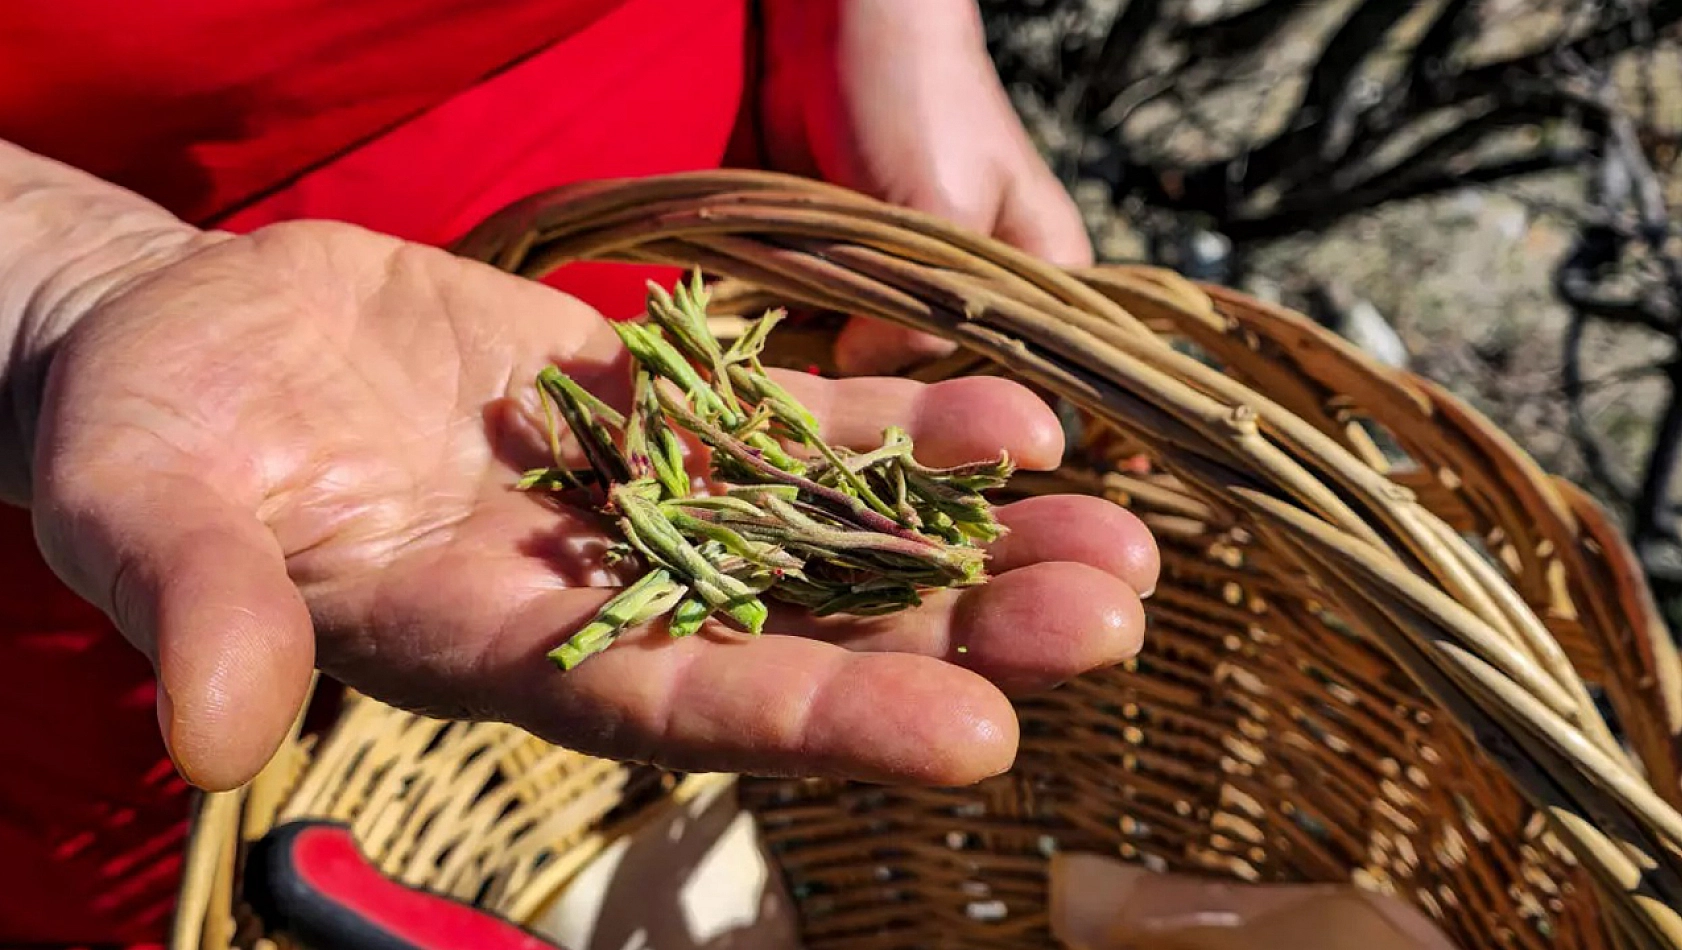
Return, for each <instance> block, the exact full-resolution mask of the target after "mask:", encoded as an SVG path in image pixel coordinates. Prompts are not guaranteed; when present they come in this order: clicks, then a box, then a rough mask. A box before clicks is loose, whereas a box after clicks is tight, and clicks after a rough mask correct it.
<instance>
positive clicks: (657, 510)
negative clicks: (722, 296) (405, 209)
mask: <svg viewBox="0 0 1682 950" xmlns="http://www.w3.org/2000/svg"><path fill="white" fill-rule="evenodd" d="M707 303H708V293H707V290H706V288H705V286H704V285H703V284H702V282H701V275H700V274H699V273H698V272H697V273H696V274H695V275H694V278H693V280H692V281H690V282H689V283H688V284H687V285H684V284H679V285H678V287H677V288H676V292H675V293H673V294H668V293H667V292H666V291H665V290H664V289H663V288H661V287H659V286H657V285H654V284H650V286H649V296H648V307H647V309H648V319H647V320H645V321H637V322H631V323H619V324H615V327H614V328H615V330H616V331H617V332H618V333H619V336H620V338H621V339H622V340H623V341H624V343H625V346H626V348H627V349H628V350H629V351H630V354H631V357H632V373H633V374H634V378H633V384H632V398H631V406H630V412H629V415H628V416H627V415H624V414H621V413H620V412H618V411H617V410H615V409H614V408H612V407H610V406H608V405H607V404H606V403H604V402H602V401H601V400H600V399H598V398H596V397H595V396H593V395H591V394H590V393H589V392H587V391H585V390H584V388H583V387H581V386H580V385H578V383H577V382H575V381H574V380H573V379H571V378H570V377H568V376H567V375H566V374H564V373H562V372H561V371H560V370H559V369H556V368H555V367H549V368H547V369H545V370H543V372H541V373H540V374H538V378H537V385H538V390H539V393H540V398H541V399H542V400H543V406H544V410H545V413H546V414H547V417H548V423H549V442H550V449H551V451H552V453H553V455H554V458H555V464H554V466H553V467H547V468H541V469H535V470H533V471H530V472H527V473H526V474H525V476H524V477H523V478H522V479H521V480H520V482H519V487H520V488H521V489H524V490H528V491H546V492H552V493H557V494H563V495H564V494H571V493H585V494H587V495H588V496H589V499H590V500H589V503H590V504H592V505H593V506H595V507H596V508H597V509H598V510H600V511H602V512H604V513H606V514H608V515H610V516H612V517H614V519H615V523H616V525H617V527H618V531H619V533H620V534H621V535H622V540H621V541H620V542H619V543H618V544H616V545H615V546H614V547H613V548H612V549H611V550H610V551H609V555H608V556H609V558H610V559H612V560H614V561H618V560H622V559H626V558H630V557H635V558H637V559H638V562H639V563H640V564H641V565H642V566H643V567H645V568H646V569H647V573H645V574H643V575H642V576H641V578H640V579H638V580H637V581H636V582H635V583H633V584H631V585H630V586H629V587H627V588H625V589H624V590H623V591H622V592H621V593H620V594H619V595H618V596H616V597H614V598H613V599H612V600H611V601H609V602H608V603H607V604H606V605H604V606H603V607H602V609H601V610H600V611H599V612H598V613H597V614H596V616H595V617H594V618H593V619H592V620H591V621H590V622H589V623H588V624H586V625H585V626H584V627H583V629H581V630H579V631H578V632H577V633H575V634H574V635H573V636H572V637H571V639H569V640H568V641H567V642H566V643H564V644H562V645H561V646H559V647H557V648H556V649H555V650H554V651H552V652H551V653H550V658H551V659H552V660H554V661H555V662H556V663H557V664H559V665H560V666H562V667H564V668H566V669H572V668H573V667H575V666H577V665H578V664H579V663H581V662H583V661H584V660H585V659H587V658H588V657H590V656H591V655H593V654H595V653H598V652H600V651H602V650H605V649H607V648H608V646H610V645H611V644H612V643H613V641H614V639H615V638H616V637H618V636H619V634H620V633H621V632H622V631H623V630H625V629H626V628H627V627H632V626H637V625H641V624H645V623H649V622H652V621H655V620H658V619H659V618H661V617H665V616H667V615H668V614H669V615H670V621H669V626H670V630H671V634H672V636H674V637H683V636H689V635H692V634H694V633H695V632H696V631H697V630H699V629H700V628H701V626H702V624H704V623H705V622H706V621H707V620H708V618H711V617H714V616H715V615H721V616H719V619H721V620H727V621H728V622H731V623H732V624H733V625H734V626H737V627H739V628H741V629H743V630H745V631H747V632H749V633H751V634H755V635H757V634H759V633H760V632H761V630H762V629H763V627H764V624H765V621H766V616H767V610H766V606H765V600H766V599H767V598H769V599H773V600H777V601H782V602H785V603H790V604H794V605H797V606H799V607H803V608H806V609H808V610H810V611H812V612H813V613H814V614H816V615H818V616H826V615H834V614H850V615H855V616H875V615H881V614H887V613H892V612H894V611H898V610H903V609H905V608H908V607H912V606H915V605H917V604H919V603H920V602H921V595H922V594H923V593H926V592H927V591H929V590H933V589H938V588H946V587H967V586H973V585H976V584H980V583H983V582H985V580H986V571H985V561H986V555H985V552H984V551H983V549H982V548H981V546H980V545H982V544H984V543H986V542H988V541H992V540H994V539H996V538H998V537H1000V536H1001V535H1002V534H1003V533H1004V528H1003V527H1002V526H1001V525H1000V524H999V523H998V521H997V520H996V519H995V518H994V514H993V509H992V506H991V504H990V503H989V502H988V501H987V499H986V498H985V497H984V496H983V494H982V493H983V492H985V491H988V490H990V489H993V488H997V487H999V486H1001V485H1003V484H1004V483H1005V482H1006V481H1007V480H1008V479H1009V477H1010V475H1011V473H1012V471H1013V467H1014V466H1013V464H1012V462H1011V459H1010V458H1009V456H1008V455H1001V456H1000V457H999V458H997V459H993V460H989V461H985V462H981V463H977V464H971V465H962V466H958V467H955V468H943V469H941V468H930V467H928V466H925V465H922V464H920V463H919V462H918V461H917V460H916V459H915V457H914V455H913V446H912V442H911V439H910V437H909V436H908V435H907V433H906V432H905V431H904V430H902V429H899V428H890V429H888V430H887V431H886V432H885V433H884V434H883V441H882V445H881V446H880V447H878V448H876V449H874V450H872V451H869V452H855V451H850V450H848V449H845V448H838V447H835V446H831V445H829V444H828V443H826V442H825V441H824V440H823V439H822V438H821V437H820V436H819V434H818V423H817V420H816V419H815V418H814V417H813V416H812V414H811V413H810V412H809V411H808V410H807V409H806V408H805V407H804V406H802V405H800V403H798V402H797V401H796V400H795V399H794V398H793V397H792V396H791V395H790V394H789V393H788V392H787V390H785V389H783V388H782V387H781V386H778V385H777V384H776V382H775V381H773V380H772V378H771V377H770V375H769V374H768V373H766V371H765V367H764V366H763V365H762V364H761V362H760V358H759V357H760V353H761V351H762V350H763V349H764V346H765V341H766V338H767V336H768V335H769V334H770V333H771V331H772V329H773V328H774V327H775V326H776V325H777V323H778V321H779V320H781V319H782V317H783V314H782V312H781V311H772V312H769V313H767V314H766V315H765V316H764V317H763V318H761V319H760V320H757V321H755V322H754V323H752V324H751V325H750V326H749V328H748V330H747V331H746V332H745V333H743V334H742V335H741V336H740V337H739V338H738V339H736V340H735V341H733V342H732V343H731V344H730V346H729V347H728V348H726V347H724V346H722V345H721V344H720V342H719V340H718V339H717V338H716V337H715V336H714V335H713V333H712V331H711V329H710V328H709V326H708V317H707ZM557 411H558V414H559V417H560V418H559V419H557V418H556V413H557ZM560 420H564V421H565V425H566V427H567V428H568V429H569V430H570V431H571V432H572V434H573V436H574V438H576V439H577V441H578V442H579V443H580V446H581V447H582V450H583V455H584V457H585V459H586V460H587V461H588V463H589V467H588V468H587V469H583V470H570V469H568V468H566V467H564V466H563V465H562V462H561V439H560ZM679 430H682V431H684V432H688V433H690V434H691V435H692V436H693V437H694V438H695V439H696V440H698V441H699V442H700V443H702V444H703V445H705V446H706V447H707V448H708V449H709V450H710V452H709V453H708V454H709V456H710V462H709V464H710V468H711V477H710V478H708V479H705V480H701V479H693V478H691V476H690V474H689V472H688V471H687V470H686V469H685V466H684V456H683V451H682V442H681V441H680V439H679V437H678V434H677V433H678V431H679Z"/></svg>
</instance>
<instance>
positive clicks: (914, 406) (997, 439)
mask: <svg viewBox="0 0 1682 950" xmlns="http://www.w3.org/2000/svg"><path fill="white" fill-rule="evenodd" d="M773 372H774V374H775V376H776V380H777V383H778V384H779V385H781V386H782V387H783V388H785V389H787V390H788V391H789V393H790V395H792V396H794V398H796V399H798V400H800V402H802V403H803V404H805V406H806V408H808V409H810V410H811V411H812V414H813V415H814V416H816V417H817V420H818V425H819V427H820V431H821V433H822V435H823V437H824V439H825V440H827V441H829V442H831V443H833V444H836V445H844V446H846V447H848V448H851V449H856V450H859V451H869V450H870V449H873V448H876V447H877V446H879V445H881V444H882V432H883V430H885V429H887V428H888V427H889V426H899V427H900V428H903V429H904V430H905V431H906V432H907V433H909V434H910V436H911V439H912V441H913V442H915V443H916V453H917V458H918V460H920V461H921V462H923V464H925V465H934V466H947V465H963V464H966V463H969V462H979V461H982V460H985V459H988V458H992V457H996V456H997V455H998V454H999V453H1000V452H1009V453H1010V455H1011V458H1013V459H1015V460H1016V463H1017V464H1018V465H1019V466H1021V467H1022V468H1026V469H1037V470H1046V469H1052V468H1056V467H1057V465H1058V463H1059V462H1061V461H1062V459H1063V427H1062V426H1061V425H1060V424H1059V423H1058V420H1057V414H1056V413H1055V412H1054V411H1052V408H1051V407H1050V406H1048V405H1046V404H1045V402H1044V401H1043V400H1041V399H1040V398H1039V397H1038V396H1036V395H1034V393H1033V392H1032V391H1031V390H1029V389H1028V388H1027V387H1026V386H1023V385H1022V384H1020V383H1016V382H1012V381H1010V380H1008V379H1000V378H998V377H994V376H965V377H959V378H957V379H948V380H944V381H942V382H938V383H920V382H917V381H916V380H910V379H900V378H897V377H852V378H847V379H827V378H824V377H820V376H813V375H810V374H807V373H793V372H786V371H773Z"/></svg>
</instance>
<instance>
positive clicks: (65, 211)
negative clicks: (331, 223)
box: [0, 142, 206, 506]
mask: <svg viewBox="0 0 1682 950" xmlns="http://www.w3.org/2000/svg"><path fill="white" fill-rule="evenodd" d="M205 237H206V236H205V235H204V233H203V232H201V231H199V230H198V229H196V228H193V227H191V226H190V225H187V224H186V223H184V222H182V221H181V220H179V219H178V218H176V217H174V216H173V215H171V214H169V213H168V212H167V211H165V210H164V209H162V208H160V207H158V206H157V205H155V204H152V203H151V202H149V201H146V200H145V199H143V198H141V197H139V196H138V195H135V194H133V193H132V192H129V191H126V190H124V189H121V188H118V187H116V186H114V185H111V184H108V183H106V182H103V181H100V180H98V179H96V178H93V177H92V176H89V175H86V174H84V173H82V172H79V171H76V170H74V169H71V168H68V167H66V166H64V165H61V164H59V163H57V162H53V161H50V160H48V159H44V158H41V157H39V156H36V155H33V154H30V153H29V152H26V151H24V150H22V149H19V148H17V147H15V146H12V145H9V144H6V143H4V142H0V346H4V347H5V349H4V350H0V500H4V501H5V502H8V503H11V504H17V505H25V506H27V505H28V504H29V499H30V484H31V479H30V465H31V459H32V458H33V455H34V451H33V449H34V439H35V431H36V423H37V417H38V415H39V413H40V409H41V401H42V394H43V389H44V387H45V384H46V380H47V371H48V369H49V368H50V366H51V364H52V360H53V356H54V354H55V353H56V352H57V350H58V348H59V347H60V345H61V344H62V343H63V341H64V339H65V337H66V336H67V335H68V334H69V332H70V331H71V329H72V328H73V327H75V326H76V324H77V323H78V322H79V321H80V320H81V319H82V317H83V316H84V315H85V314H87V313H88V312H89V311H91V310H92V309H94V308H95V307H96V306H97V305H98V304H99V303H100V302H101V301H103V300H106V299H109V298H110V297H111V296H112V295H114V294H116V293H118V292H120V291H121V290H122V288H124V287H126V286H128V285H129V284H131V283H133V282H134V281H136V280H139V279H141V278H143V277H144V276H145V275H146V274H148V273H150V272H152V271H154V270H156V269H157V268H159V267H161V266H163V265H165V264H167V263H169V262H171V261H174V260H178V259H179V258H180V257H181V256H182V255H184V254H186V253H189V252H190V251H191V249H192V248H193V247H195V246H197V244H198V243H199V242H201V241H203V240H204V239H205Z"/></svg>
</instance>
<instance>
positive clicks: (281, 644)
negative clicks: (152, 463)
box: [35, 467, 315, 791]
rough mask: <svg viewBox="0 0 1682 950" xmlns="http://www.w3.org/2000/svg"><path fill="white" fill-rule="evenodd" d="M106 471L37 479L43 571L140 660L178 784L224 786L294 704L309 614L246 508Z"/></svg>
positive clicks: (176, 481)
mask: <svg viewBox="0 0 1682 950" xmlns="http://www.w3.org/2000/svg"><path fill="white" fill-rule="evenodd" d="M105 474H106V476H107V477H103V478H102V477H100V473H99V472H85V471H84V472H77V473H75V474H74V475H73V476H69V477H63V478H59V479H51V478H49V479H45V480H43V482H42V483H41V484H40V489H41V490H40V491H38V492H37V501H36V504H35V529H36V537H37V540H38V541H39V542H40V545H41V549H42V552H43V553H44V554H45V555H46V558H47V561H48V563H49V564H50V565H51V566H52V568H53V569H54V571H56V572H57V573H58V574H59V575H60V576H61V577H63V578H64V579H65V581H66V583H68V584H69V585H70V586H71V587H72V588H73V589H74V590H76V591H77V593H79V594H81V595H82V596H83V597H84V598H86V599H87V600H89V601H90V602H91V603H93V604H95V605H96V606H98V607H99V608H101V609H102V610H104V611H105V613H106V614H107V616H109V617H110V618H111V621H112V622H113V623H114V624H115V625H116V626H117V628H118V629H119V630H121V631H122V633H123V635H124V636H125V637H126V638H127V639H128V640H129V641H130V642H132V643H133V644H134V645H135V646H136V647H138V648H139V649H140V650H141V651H143V652H145V653H146V654H147V656H148V657H150V658H151V660H152V665H153V668H154V669H155V670H156V671H157V676H158V725H159V728H160V729H161V730H162V733H163V738H164V742H165V744H166V745H167V746H168V748H169V751H170V756H171V758H173V759H174V761H175V763H176V767H177V768H178V769H179V770H180V772H181V774H182V776H183V777H184V778H186V779H187V781H189V782H191V783H193V784H194V785H197V786H199V787H201V788H204V789H207V790H212V791H221V790H226V789H230V788H235V787H237V786H239V785H241V784H243V783H245V782H247V781H249V780H250V779H251V778H252V777H253V776H255V775H256V773H257V772H258V770H260V769H261V768H262V767H263V766H264V765H265V764H266V763H267V762H268V760H269V759H270V757H272V756H273V755H274V753H275V750H276V749H277V748H278V747H279V745H280V743H281V741H282V740H283V739H284V738H285V736H286V734H287V731H288V730H289V729H290V728H291V725H292V723H293V721H294V720H295V719H296V717H297V715H298V712H299V711H300V710H301V709H302V707H303V703H304V700H305V697H306V694H307V692H308V689H309V682H310V675H311V670H312V669H313V668H314V663H315V657H314V635H313V631H312V627H311V624H310V617H309V612H308V610H307V609H306V608H305V606H304V602H303V599H302V598H301V596H300V595H299V593H298V590H297V588H296V586H294V585H293V583H292V581H291V579H290V578H289V577H288V576H287V572H286V562H285V558H284V557H283V555H282V552H281V549H280V546H279V545H278V544H277V542H276V541H275V538H274V536H273V534H272V533H270V532H269V531H268V529H267V528H266V527H265V526H264V525H263V524H262V522H260V521H259V520H258V519H257V518H256V516H255V515H254V514H253V513H252V512H251V511H249V510H242V509H240V508H239V507H236V506H234V505H232V504H230V503H229V502H227V501H226V500H225V499H223V497H222V496H221V495H220V494H219V493H218V492H217V490H216V489H215V488H214V487H212V486H211V485H209V484H206V483H205V482H204V481H203V480H202V479H201V478H199V477H195V476H193V475H190V474H185V473H179V472H178V473H162V472H159V471H158V470H157V469H151V470H149V471H147V472H146V473H145V474H144V475H138V474H137V473H136V472H135V470H134V469H133V468H127V467H119V468H118V470H117V471H115V472H107V473H105ZM113 476H115V477H113Z"/></svg>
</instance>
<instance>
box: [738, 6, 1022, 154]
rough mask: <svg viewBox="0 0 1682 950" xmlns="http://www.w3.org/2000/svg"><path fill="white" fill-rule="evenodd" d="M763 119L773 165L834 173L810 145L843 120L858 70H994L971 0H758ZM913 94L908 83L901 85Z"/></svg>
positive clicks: (860, 81)
mask: <svg viewBox="0 0 1682 950" xmlns="http://www.w3.org/2000/svg"><path fill="white" fill-rule="evenodd" d="M762 11H763V24H762V29H763V43H764V56H763V67H762V72H761V78H760V85H759V93H758V108H759V113H760V116H759V118H760V126H761V128H762V129H763V130H764V132H765V135H766V140H767V141H766V148H767V151H768V153H769V157H770V159H771V163H772V165H773V166H774V167H776V168H778V169H780V170H783V171H790V172H795V173H798V174H805V175H813V176H817V177H830V176H828V175H826V174H825V172H826V169H823V168H820V167H819V166H820V165H822V164H823V163H822V162H820V161H818V160H817V158H816V156H815V155H814V153H815V152H822V151H824V149H825V145H826V143H825V141H824V140H825V138H826V137H827V136H833V135H834V134H836V132H837V126H844V125H847V124H849V122H850V121H851V119H852V118H853V116H851V113H852V112H853V111H854V109H855V108H857V107H859V106H861V105H868V103H857V102H853V101H851V100H852V99H854V98H856V93H857V91H858V88H859V87H861V86H863V87H869V86H871V85H872V83H871V82H870V81H869V80H868V79H867V78H865V77H864V76H861V73H866V72H873V73H883V74H892V75H894V76H896V77H901V78H904V77H907V76H910V77H922V78H921V79H920V80H919V79H914V81H913V83H912V84H913V85H916V84H917V83H918V82H922V83H933V82H936V81H937V80H938V79H939V78H940V77H944V76H951V75H958V74H964V75H968V74H969V73H971V72H973V71H974V69H975V68H976V67H977V66H978V65H979V66H981V67H984V68H985V69H986V70H987V71H988V73H987V74H988V75H990V74H991V69H992V64H991V60H990V59H989V58H988V53H987V44H986V32H985V28H984V24H983V22H982V18H981V10H980V7H979V6H978V5H977V4H976V2H975V0H918V2H916V3H907V2H905V0H763V7H762ZM902 92H905V93H910V92H912V90H902Z"/></svg>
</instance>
